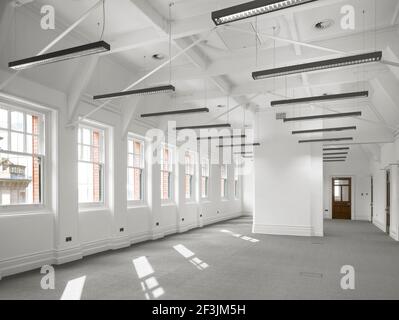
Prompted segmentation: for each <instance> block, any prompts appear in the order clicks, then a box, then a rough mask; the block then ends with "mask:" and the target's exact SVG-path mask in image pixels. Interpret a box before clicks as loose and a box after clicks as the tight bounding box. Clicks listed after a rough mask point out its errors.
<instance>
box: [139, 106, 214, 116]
mask: <svg viewBox="0 0 399 320" xmlns="http://www.w3.org/2000/svg"><path fill="white" fill-rule="evenodd" d="M200 112H209V109H208V108H197V109H185V110H174V111H164V112H154V113H144V114H142V115H141V117H142V118H149V117H161V116H168V115H174V114H187V113H200Z"/></svg>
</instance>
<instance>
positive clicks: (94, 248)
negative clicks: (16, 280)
mask: <svg viewBox="0 0 399 320" xmlns="http://www.w3.org/2000/svg"><path fill="white" fill-rule="evenodd" d="M241 215H242V213H241V212H240V213H234V214H220V215H218V216H215V217H212V218H204V219H203V221H199V222H197V223H192V224H187V225H183V226H181V227H177V226H169V227H163V228H159V230H156V232H154V231H155V230H152V231H148V232H141V233H135V234H133V235H130V236H126V237H119V238H110V239H101V240H97V241H91V242H86V243H83V244H81V245H80V246H75V247H72V248H61V249H57V250H49V251H45V252H38V253H34V254H29V255H24V256H19V257H14V258H10V259H7V260H3V261H0V280H1V278H2V277H5V276H10V275H13V274H17V273H21V272H26V271H30V270H34V269H38V268H40V267H42V266H44V265H60V264H64V263H68V262H72V261H76V260H79V259H82V258H83V257H85V256H89V255H91V254H95V253H100V252H104V251H108V250H118V249H121V248H126V247H129V246H131V245H133V244H136V243H140V242H144V241H148V240H157V239H161V238H163V237H165V236H167V235H171V234H176V233H183V232H187V231H189V230H191V229H194V228H199V227H201V225H202V224H203V225H209V224H213V223H217V222H221V221H226V220H230V219H234V218H238V217H240V216H241Z"/></svg>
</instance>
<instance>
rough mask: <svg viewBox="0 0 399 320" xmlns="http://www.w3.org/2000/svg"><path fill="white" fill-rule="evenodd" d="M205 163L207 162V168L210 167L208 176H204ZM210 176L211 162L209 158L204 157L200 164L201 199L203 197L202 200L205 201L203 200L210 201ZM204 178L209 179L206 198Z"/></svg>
mask: <svg viewBox="0 0 399 320" xmlns="http://www.w3.org/2000/svg"><path fill="white" fill-rule="evenodd" d="M203 161H206V165H207V167H208V170H207V171H208V175H207V176H204V175H203V174H202V173H203V168H204V163H203ZM210 175H211V167H210V161H209V158H208V157H202V158H201V163H200V189H201V190H200V197H201V199H203V200H206V199H209V181H210ZM203 177H206V178H207V179H206V195H205V196H203V195H202V191H203V190H202V178H203Z"/></svg>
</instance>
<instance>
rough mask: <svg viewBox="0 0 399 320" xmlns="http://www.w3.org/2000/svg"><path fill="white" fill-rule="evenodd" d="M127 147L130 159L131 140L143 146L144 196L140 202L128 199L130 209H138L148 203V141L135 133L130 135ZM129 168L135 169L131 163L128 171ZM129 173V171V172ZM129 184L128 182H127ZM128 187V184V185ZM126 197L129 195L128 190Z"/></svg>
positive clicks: (142, 184) (142, 172) (142, 174)
mask: <svg viewBox="0 0 399 320" xmlns="http://www.w3.org/2000/svg"><path fill="white" fill-rule="evenodd" d="M127 140H128V142H127V145H126V150H127V159H129V140H133V141H138V142H140V143H141V145H142V150H143V154H142V164H143V167H142V168H141V180H142V181H141V194H142V199H140V200H129V199H127V203H128V207H136V206H143V205H145V204H146V203H147V192H146V187H147V164H146V161H145V154H146V150H147V149H146V147H147V145H146V139H145V138H144V137H141V136H139V135H136V134H133V133H128V137H127ZM128 161H129V160H128ZM129 168H134V167H130V166H129V162H128V163H127V169H129ZM127 172H128V170H127ZM126 182H127V181H126ZM126 186H127V184H126ZM126 196H128V195H127V190H126Z"/></svg>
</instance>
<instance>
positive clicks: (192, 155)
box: [184, 150, 196, 202]
mask: <svg viewBox="0 0 399 320" xmlns="http://www.w3.org/2000/svg"><path fill="white" fill-rule="evenodd" d="M186 155H189V157H190V159H191V161H192V162H191V163H189V164H187V163H186ZM187 165H188V166H192V173H191V174H190V173H187ZM195 167H196V154H195V152H193V151H190V150H186V151H185V153H184V199H185V200H186V202H191V201H193V200H194V197H195V183H194V182H195ZM188 169H189V168H188ZM188 175H189V176H190V178H191V179H190V197H189V198H187V195H186V191H187V190H186V177H187V176H188Z"/></svg>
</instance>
